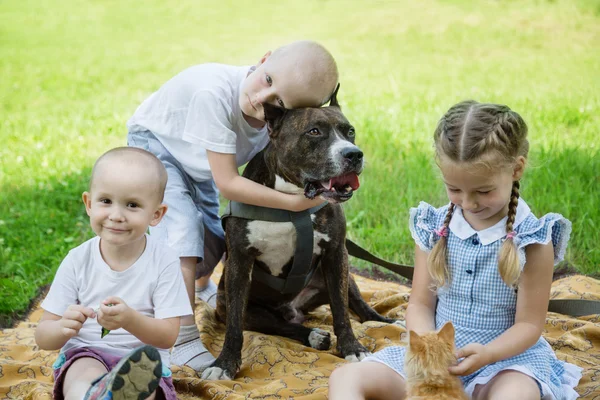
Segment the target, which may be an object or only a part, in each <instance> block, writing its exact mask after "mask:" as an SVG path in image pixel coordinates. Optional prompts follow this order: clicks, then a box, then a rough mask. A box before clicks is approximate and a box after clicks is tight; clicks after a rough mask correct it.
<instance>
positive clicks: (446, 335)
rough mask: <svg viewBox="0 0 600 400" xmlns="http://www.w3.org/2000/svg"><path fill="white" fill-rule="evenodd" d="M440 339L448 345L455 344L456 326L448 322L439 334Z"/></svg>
mask: <svg viewBox="0 0 600 400" xmlns="http://www.w3.org/2000/svg"><path fill="white" fill-rule="evenodd" d="M438 337H439V338H440V339H442V340H443V341H444V342H446V343H454V325H452V322H450V321H448V322H446V323H445V324H444V326H442V329H440V331H439V332H438Z"/></svg>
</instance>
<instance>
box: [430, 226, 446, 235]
mask: <svg viewBox="0 0 600 400" xmlns="http://www.w3.org/2000/svg"><path fill="white" fill-rule="evenodd" d="M433 232H435V234H436V235H438V236H439V237H447V236H448V227H447V226H446V225H442V227H441V228H440V229H434V230H433Z"/></svg>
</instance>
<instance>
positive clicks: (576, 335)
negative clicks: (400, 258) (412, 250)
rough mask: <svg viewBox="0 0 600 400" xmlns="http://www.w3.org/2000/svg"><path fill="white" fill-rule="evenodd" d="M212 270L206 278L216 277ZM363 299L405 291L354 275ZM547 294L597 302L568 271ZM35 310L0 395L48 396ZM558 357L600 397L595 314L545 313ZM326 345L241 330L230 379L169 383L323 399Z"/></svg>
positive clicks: (5, 368) (399, 297)
mask: <svg viewBox="0 0 600 400" xmlns="http://www.w3.org/2000/svg"><path fill="white" fill-rule="evenodd" d="M220 272H221V271H220V269H218V270H217V271H216V273H215V275H214V276H213V277H214V279H215V280H218V278H219V275H220ZM356 281H357V283H358V285H359V287H360V289H361V292H362V294H363V297H364V298H365V300H366V301H367V302H369V303H370V304H371V305H372V306H373V308H374V309H375V310H377V311H378V312H379V313H381V314H382V315H385V316H388V317H391V318H402V319H403V318H404V314H405V312H406V306H407V304H408V296H409V293H410V289H409V288H408V287H407V286H404V285H400V284H397V283H392V282H381V281H374V280H371V279H367V278H363V277H359V276H357V277H356ZM551 297H552V298H576V299H579V298H584V299H594V300H600V281H598V280H595V279H592V278H589V277H585V276H581V275H575V276H570V277H567V278H564V279H561V280H558V281H555V282H554V283H553V285H552V293H551ZM41 315H42V310H41V309H40V308H39V305H38V306H36V307H35V308H34V310H33V311H32V313H31V314H30V315H29V317H28V318H27V320H26V321H23V322H21V323H19V324H18V325H17V326H16V327H15V328H13V329H5V330H3V331H2V333H1V334H0V398H3V399H19V400H22V399H51V398H52V384H53V378H52V364H53V362H54V361H55V359H56V356H57V353H58V352H57V351H43V350H39V349H38V347H37V346H36V345H35V341H34V331H35V328H36V326H37V321H39V318H40V317H41ZM196 321H197V323H198V326H199V328H200V333H201V338H202V341H203V342H204V343H205V345H206V346H207V348H208V349H209V351H210V352H211V353H213V354H214V355H215V356H216V355H217V354H219V352H220V351H221V348H222V346H223V339H224V335H225V326H224V325H223V324H222V323H219V322H218V321H217V320H216V317H215V313H214V310H212V309H211V308H209V307H206V306H205V305H204V303H199V304H198V306H197V308H196ZM305 324H306V325H307V326H310V327H319V328H321V329H325V330H327V331H329V332H331V333H332V335H333V328H332V325H331V324H332V317H331V312H330V309H329V307H328V306H321V307H319V308H317V309H316V310H315V311H313V312H312V313H311V314H310V315H308V316H307V321H306V322H305ZM352 327H353V329H354V332H355V334H356V336H357V338H358V339H359V341H360V342H361V343H362V344H363V345H364V346H366V347H367V348H368V349H369V350H370V351H372V352H376V351H379V350H381V349H383V348H385V347H387V346H392V345H399V344H400V345H402V344H404V343H405V340H406V332H405V330H404V329H403V328H401V327H398V326H393V325H388V324H384V323H380V322H365V323H360V322H359V321H358V319H357V318H356V316H352ZM543 336H544V338H545V339H546V340H547V341H548V343H550V345H551V346H552V347H553V348H554V350H555V352H556V355H557V357H558V358H559V359H561V360H565V361H568V362H570V363H573V364H575V365H579V366H580V367H582V368H584V372H583V377H582V379H581V381H580V383H579V386H578V387H577V391H578V393H579V394H580V395H581V398H583V399H595V400H600V315H590V316H586V317H580V318H577V319H576V318H573V317H569V316H566V315H560V314H555V313H549V314H548V316H547V319H546V326H545V329H544V333H543ZM335 345H336V342H335V336H332V347H331V348H332V350H330V351H317V350H314V349H311V348H307V347H305V346H303V345H301V344H300V343H299V342H296V341H293V340H290V339H286V338H283V337H279V336H269V335H264V334H260V333H257V332H248V331H246V332H244V347H243V353H242V368H241V370H240V372H239V374H238V376H237V378H236V379H235V380H233V381H202V380H201V379H200V378H199V377H198V376H197V375H196V373H195V371H193V370H192V369H191V368H188V367H176V366H174V367H173V368H172V370H173V380H174V383H175V387H176V389H177V392H178V398H180V399H197V398H205V399H217V400H237V399H290V398H297V399H300V400H313V399H326V398H327V381H328V378H329V375H330V374H331V372H332V371H333V370H334V369H335V368H337V367H339V366H341V365H343V364H344V363H346V361H345V360H343V359H341V358H339V357H337V356H336V354H335V350H334V349H335Z"/></svg>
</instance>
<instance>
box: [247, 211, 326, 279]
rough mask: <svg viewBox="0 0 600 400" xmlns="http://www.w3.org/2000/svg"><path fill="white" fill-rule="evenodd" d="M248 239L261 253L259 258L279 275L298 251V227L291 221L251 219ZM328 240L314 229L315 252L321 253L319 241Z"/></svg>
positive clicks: (273, 272)
mask: <svg viewBox="0 0 600 400" xmlns="http://www.w3.org/2000/svg"><path fill="white" fill-rule="evenodd" d="M248 231H249V233H248V241H249V242H250V245H251V246H252V247H255V248H257V249H258V250H259V251H260V252H261V255H260V256H258V257H257V259H258V260H259V261H261V262H263V263H264V264H265V265H266V266H267V267H269V270H270V271H271V274H273V275H275V276H278V275H280V274H281V272H282V271H283V267H284V266H285V265H286V264H287V263H288V262H289V261H290V259H291V258H292V257H293V256H294V252H295V251H296V236H297V234H296V228H294V224H292V223H291V222H268V221H251V222H250V223H248ZM321 240H325V241H326V242H328V241H329V240H330V239H329V236H328V235H326V234H324V233H321V232H318V231H314V234H313V254H315V255H318V254H321V252H322V250H323V249H322V248H321V247H320V246H319V242H321Z"/></svg>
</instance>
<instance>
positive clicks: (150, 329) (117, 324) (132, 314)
mask: <svg viewBox="0 0 600 400" xmlns="http://www.w3.org/2000/svg"><path fill="white" fill-rule="evenodd" d="M108 304H111V306H108ZM98 323H99V324H100V325H102V326H103V327H104V328H106V329H108V330H111V331H112V330H115V329H119V328H123V329H125V330H126V331H127V332H129V333H131V334H132V335H133V336H135V337H137V338H138V339H139V340H140V341H141V342H143V343H145V344H149V345H151V346H154V347H158V348H160V349H168V348H171V347H172V346H173V345H174V344H175V340H177V335H179V317H174V318H165V319H156V318H152V317H148V316H145V315H143V314H140V313H139V312H138V311H136V310H134V309H133V308H131V307H129V306H128V305H127V304H126V303H125V302H124V301H123V300H122V299H120V298H118V297H108V298H107V299H106V300H104V301H103V302H102V304H101V305H100V310H99V312H98ZM98 334H100V332H99V333H98Z"/></svg>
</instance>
